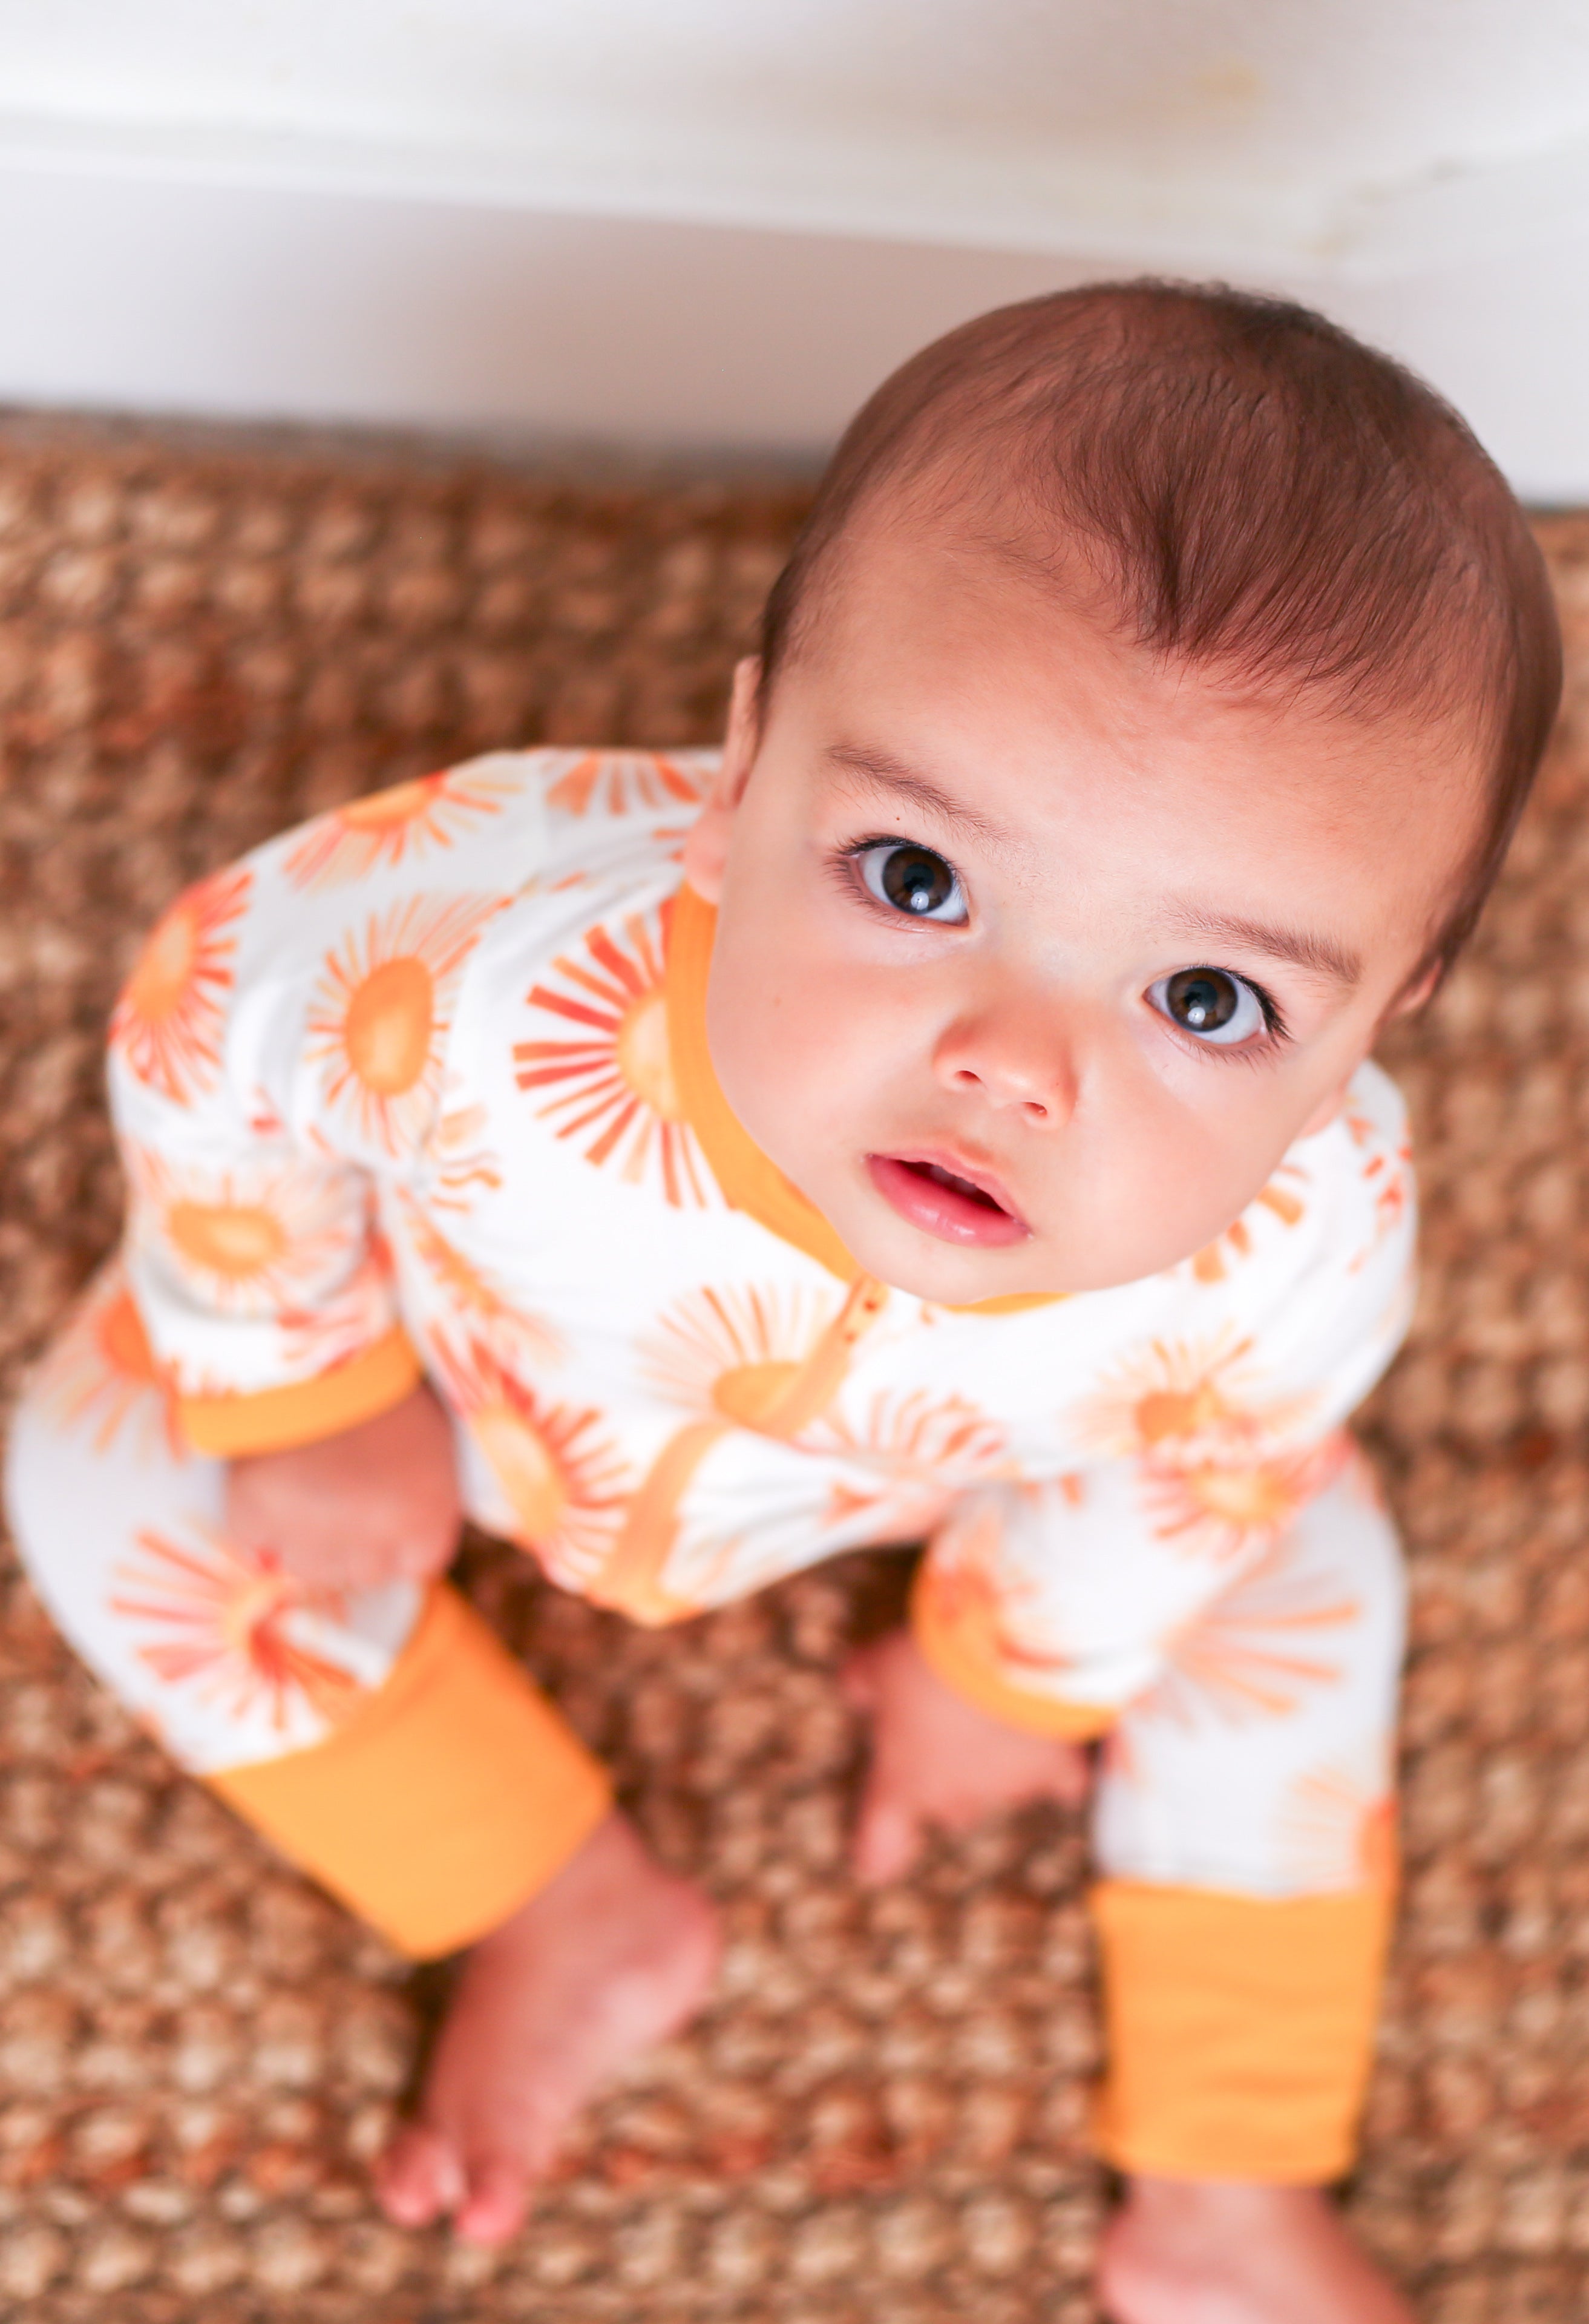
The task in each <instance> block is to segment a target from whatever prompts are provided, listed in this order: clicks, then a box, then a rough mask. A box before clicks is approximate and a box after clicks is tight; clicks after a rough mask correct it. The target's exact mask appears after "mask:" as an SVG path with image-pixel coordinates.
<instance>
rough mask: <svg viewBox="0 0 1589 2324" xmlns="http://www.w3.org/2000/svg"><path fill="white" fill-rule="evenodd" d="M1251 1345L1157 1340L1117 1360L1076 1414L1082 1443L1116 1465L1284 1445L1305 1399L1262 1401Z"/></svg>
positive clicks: (1224, 1336)
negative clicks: (1264, 1445)
mask: <svg viewBox="0 0 1589 2324" xmlns="http://www.w3.org/2000/svg"><path fill="white" fill-rule="evenodd" d="M1260 1381H1261V1374H1260V1372H1259V1369H1258V1367H1257V1365H1256V1362H1255V1360H1254V1342H1253V1341H1252V1340H1251V1338H1242V1339H1238V1338H1237V1337H1236V1335H1235V1333H1234V1332H1233V1331H1231V1330H1229V1329H1228V1328H1227V1329H1226V1330H1225V1331H1223V1332H1221V1333H1217V1335H1216V1336H1215V1337H1214V1338H1213V1339H1211V1340H1201V1341H1187V1340H1169V1341H1166V1340H1153V1341H1150V1342H1149V1343H1148V1345H1147V1346H1146V1347H1145V1348H1143V1349H1141V1350H1138V1351H1134V1352H1132V1353H1131V1354H1129V1355H1126V1356H1124V1357H1122V1358H1120V1359H1119V1360H1117V1361H1116V1363H1115V1364H1113V1365H1111V1366H1110V1368H1109V1369H1107V1371H1105V1372H1104V1373H1102V1374H1101V1376H1100V1378H1099V1381H1098V1387H1097V1388H1095V1389H1094V1390H1093V1391H1092V1392H1091V1394H1090V1395H1088V1396H1087V1397H1084V1398H1082V1400H1081V1401H1080V1403H1079V1405H1077V1406H1075V1408H1074V1410H1073V1413H1072V1415H1071V1423H1072V1425H1073V1426H1074V1428H1075V1431H1076V1434H1078V1436H1079V1438H1080V1440H1081V1442H1082V1443H1086V1444H1089V1445H1091V1446H1092V1447H1093V1448H1094V1449H1095V1450H1097V1451H1098V1452H1102V1453H1104V1454H1105V1455H1107V1457H1108V1458H1110V1459H1114V1460H1129V1459H1133V1458H1145V1459H1147V1460H1150V1461H1162V1462H1180V1461H1182V1460H1188V1459H1195V1458H1196V1457H1197V1456H1198V1454H1199V1452H1200V1453H1202V1454H1204V1455H1208V1454H1209V1453H1223V1454H1224V1455H1225V1457H1226V1458H1230V1457H1233V1456H1235V1455H1238V1454H1240V1453H1241V1452H1248V1453H1250V1452H1252V1451H1253V1450H1254V1448H1255V1447H1258V1446H1261V1445H1263V1444H1264V1443H1271V1444H1276V1443H1284V1442H1285V1440H1286V1439H1287V1437H1288V1436H1290V1435H1291V1434H1292V1433H1293V1432H1294V1431H1295V1430H1296V1428H1297V1427H1298V1426H1299V1425H1300V1423H1301V1422H1303V1421H1304V1420H1305V1418H1306V1416H1307V1414H1308V1412H1309V1406H1310V1403H1311V1399H1310V1398H1308V1397H1285V1398H1274V1397H1270V1398H1267V1399H1265V1398H1264V1397H1263V1396H1262V1395H1261V1394H1260V1393H1259V1388H1260Z"/></svg>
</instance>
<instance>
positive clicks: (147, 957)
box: [110, 867, 253, 1105]
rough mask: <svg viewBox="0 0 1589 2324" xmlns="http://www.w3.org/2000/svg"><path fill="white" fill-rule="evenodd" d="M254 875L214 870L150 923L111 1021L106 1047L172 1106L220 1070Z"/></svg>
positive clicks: (191, 1095) (186, 1100)
mask: <svg viewBox="0 0 1589 2324" xmlns="http://www.w3.org/2000/svg"><path fill="white" fill-rule="evenodd" d="M252 886H253V873H252V872H251V871H248V870H247V869H246V867H244V868H242V869H239V870H236V871H222V872H217V873H216V877H215V878H214V879H213V880H201V881H199V883H198V885H197V887H194V888H189V889H188V891H187V893H186V894H185V895H182V896H179V897H178V899H177V900H176V902H175V903H174V904H173V905H172V906H171V908H170V910H169V911H168V912H167V913H166V914H165V916H164V918H162V919H161V920H160V921H158V922H157V923H156V926H155V928H154V930H153V933H152V935H151V936H150V937H149V940H148V942H147V943H146V944H145V945H144V947H143V950H142V954H141V955H140V957H139V960H138V964H137V966H136V967H135V968H134V969H133V973H132V975H131V976H130V977H129V978H128V980H127V982H126V984H125V986H124V989H123V991H122V995H121V998H120V1000H119V1001H117V1002H116V1005H115V1013H114V1014H113V1016H112V1018H111V1020H110V1040H111V1047H112V1048H113V1049H114V1050H115V1051H117V1052H118V1053H119V1054H120V1056H123V1057H124V1059H125V1060H126V1063H127V1065H128V1066H129V1067H130V1069H131V1070H132V1072H133V1073H134V1074H136V1075H137V1077H138V1079H139V1080H140V1081H141V1082H143V1083H144V1084H147V1086H148V1087H149V1088H151V1089H154V1090H158V1091H159V1092H160V1093H161V1095H162V1096H164V1097H168V1098H170V1099H171V1100H172V1101H173V1102H175V1103H176V1104H178V1105H188V1104H190V1103H191V1102H192V1100H193V1099H194V1097H195V1096H196V1095H197V1094H198V1093H200V1092H201V1091H204V1090H207V1089H208V1088H209V1087H210V1086H211V1085H212V1084H213V1083H214V1082H215V1080H216V1076H217V1075H218V1074H219V1072H220V1068H221V1037H222V1033H223V1030H224V1028H225V1000H226V995H227V994H228V993H229V992H230V991H231V990H232V983H233V978H234V973H235V961H236V954H237V937H238V930H237V923H238V922H239V921H240V920H241V919H242V918H243V914H244V912H245V911H246V909H247V908H248V899H249V891H250V889H251V887H252Z"/></svg>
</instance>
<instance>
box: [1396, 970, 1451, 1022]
mask: <svg viewBox="0 0 1589 2324" xmlns="http://www.w3.org/2000/svg"><path fill="white" fill-rule="evenodd" d="M1445 973H1446V964H1445V962H1444V961H1441V960H1437V961H1436V963H1435V964H1434V966H1433V967H1432V968H1426V969H1425V971H1424V973H1423V974H1422V975H1421V976H1420V977H1419V979H1418V982H1416V983H1415V984H1410V985H1409V986H1408V987H1407V990H1406V991H1405V992H1401V993H1398V994H1397V996H1396V998H1395V1000H1394V1001H1392V1003H1391V1005H1390V1007H1389V1008H1388V1009H1387V1010H1386V1011H1385V1016H1386V1018H1387V1019H1390V1018H1392V1017H1410V1016H1411V1015H1412V1014H1413V1012H1414V1010H1419V1009H1421V1008H1422V1007H1423V1005H1424V1002H1425V1001H1431V1000H1433V998H1434V994H1435V988H1436V986H1437V984H1438V983H1439V982H1440V979H1441V977H1442V976H1444V974H1445Z"/></svg>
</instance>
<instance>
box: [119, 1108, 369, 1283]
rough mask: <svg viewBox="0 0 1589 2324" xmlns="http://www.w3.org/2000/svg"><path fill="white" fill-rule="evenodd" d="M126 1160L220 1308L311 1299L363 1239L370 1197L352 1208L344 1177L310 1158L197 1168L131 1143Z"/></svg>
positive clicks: (139, 1189)
mask: <svg viewBox="0 0 1589 2324" xmlns="http://www.w3.org/2000/svg"><path fill="white" fill-rule="evenodd" d="M123 1157H124V1161H125V1163H126V1166H127V1172H128V1176H129V1177H130V1179H131V1181H132V1185H133V1192H134V1194H135V1195H136V1197H137V1200H138V1202H139V1203H140V1204H141V1205H142V1209H143V1212H144V1213H145V1219H144V1222H143V1223H142V1228H141V1230H140V1231H143V1232H147V1233H152V1235H153V1236H154V1237H155V1238H156V1240H158V1241H159V1243H160V1244H161V1245H162V1246H163V1250H164V1253H165V1256H166V1258H167V1260H168V1262H169V1263H170V1266H171V1267H172V1268H174V1270H175V1272H176V1273H177V1274H178V1276H179V1277H180V1278H181V1279H182V1281H184V1282H185V1283H186V1284H187V1285H188V1286H189V1287H190V1289H191V1290H193V1291H194V1292H195V1293H196V1294H197V1296H198V1297H199V1298H201V1299H202V1300H204V1301H205V1302H206V1303H207V1305H209V1306H211V1307H213V1308H214V1309H215V1310H216V1312H218V1313H219V1314H239V1315H271V1314H277V1313H279V1312H280V1310H282V1309H284V1308H289V1307H291V1306H292V1305H295V1304H296V1303H298V1302H300V1301H302V1300H305V1299H307V1298H308V1297H309V1296H311V1295H312V1294H313V1292H314V1291H315V1289H316V1287H317V1286H319V1285H322V1284H325V1283H326V1282H327V1281H328V1280H329V1279H331V1278H332V1277H334V1276H335V1273H336V1271H337V1268H338V1264H339V1262H343V1263H345V1261H346V1260H347V1259H348V1258H349V1257H350V1256H351V1255H352V1254H353V1253H354V1252H356V1251H357V1250H359V1249H360V1248H361V1247H362V1246H363V1240H364V1233H365V1226H366V1220H365V1215H364V1207H363V1204H362V1203H360V1204H357V1205H356V1206H355V1215H354V1218H353V1220H351V1221H350V1219H349V1216H348V1196H347V1191H346V1188H345V1185H343V1184H342V1183H340V1180H339V1179H338V1178H332V1177H331V1176H328V1174H327V1172H326V1170H324V1169H320V1168H315V1167H306V1166H305V1165H302V1164H292V1163H283V1164H280V1165H277V1166H274V1167H272V1166H271V1165H268V1164H267V1165H260V1164H253V1165H249V1164H243V1165H240V1166H239V1167H237V1168H235V1169H232V1170H197V1169H194V1168H192V1167H179V1166H178V1165H176V1164H174V1163H171V1162H168V1161H167V1160H166V1159H165V1157H163V1156H162V1155H161V1154H159V1153H157V1152H156V1151H155V1150H154V1149H153V1148H152V1147H147V1146H135V1145H133V1144H131V1143H128V1144H126V1145H124V1148H123Z"/></svg>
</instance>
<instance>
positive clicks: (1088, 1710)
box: [910, 1559, 1118, 1743]
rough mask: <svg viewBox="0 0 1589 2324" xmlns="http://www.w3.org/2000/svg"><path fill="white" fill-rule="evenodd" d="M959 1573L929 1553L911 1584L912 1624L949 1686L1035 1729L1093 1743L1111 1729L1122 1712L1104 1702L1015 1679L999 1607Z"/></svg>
mask: <svg viewBox="0 0 1589 2324" xmlns="http://www.w3.org/2000/svg"><path fill="white" fill-rule="evenodd" d="M958 1578H959V1577H956V1576H945V1575H942V1574H940V1573H939V1572H936V1571H935V1569H934V1568H933V1566H932V1564H931V1563H930V1562H929V1561H928V1560H926V1559H923V1562H922V1563H921V1564H920V1565H919V1566H918V1567H917V1568H916V1578H915V1581H914V1583H913V1584H912V1586H911V1594H910V1626H911V1629H912V1631H913V1633H914V1637H915V1642H916V1644H917V1646H919V1647H920V1648H921V1651H922V1658H923V1661H924V1662H925V1663H927V1664H928V1665H930V1666H931V1667H932V1670H933V1671H935V1672H936V1674H938V1676H939V1677H940V1678H941V1680H942V1681H943V1683H944V1684H945V1686H951V1687H952V1688H953V1689H954V1691H955V1692H956V1693H957V1694H958V1695H962V1696H963V1697H964V1698H965V1700H966V1701H968V1702H971V1703H975V1705H976V1707H977V1709H978V1711H986V1712H987V1715H988V1717H989V1718H990V1719H1002V1720H1004V1723H1005V1725H1006V1727H1024V1729H1026V1730H1027V1732H1028V1733H1029V1734H1032V1735H1057V1736H1060V1737H1061V1738H1063V1739H1064V1740H1065V1741H1067V1742H1071V1743H1088V1742H1090V1741H1091V1740H1092V1738H1094V1737H1095V1736H1098V1735H1103V1734H1107V1731H1108V1729H1110V1728H1111V1727H1113V1725H1114V1724H1115V1721H1116V1718H1117V1716H1118V1713H1117V1712H1116V1711H1106V1710H1105V1709H1104V1708H1103V1707H1102V1706H1101V1705H1100V1704H1098V1703H1091V1702H1061V1701H1057V1700H1056V1699H1055V1698H1054V1697H1053V1696H1052V1695H1051V1694H1033V1692H1031V1691H1030V1690H1029V1689H1028V1688H1026V1687H1021V1686H1012V1685H1011V1684H1010V1683H1009V1681H1008V1679H1006V1677H1005V1675H1004V1671H1003V1669H1002V1667H1001V1656H1000V1652H999V1645H998V1639H997V1609H995V1608H993V1607H992V1606H991V1605H990V1604H988V1603H987V1602H986V1601H985V1600H984V1599H983V1597H982V1595H981V1593H980V1592H977V1593H975V1594H973V1593H972V1592H971V1591H966V1592H964V1593H963V1595H962V1593H961V1591H959V1590H958V1589H957V1588H956V1587H955V1582H956V1581H957V1580H958Z"/></svg>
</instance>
